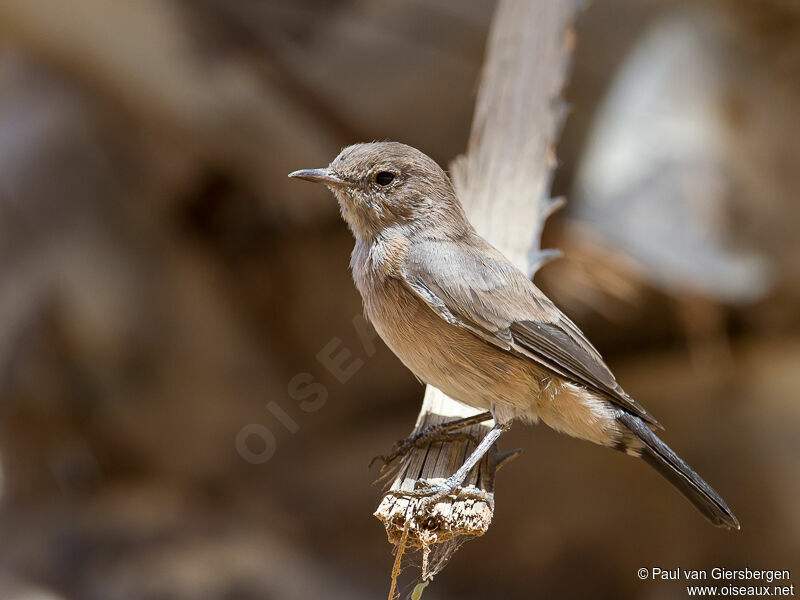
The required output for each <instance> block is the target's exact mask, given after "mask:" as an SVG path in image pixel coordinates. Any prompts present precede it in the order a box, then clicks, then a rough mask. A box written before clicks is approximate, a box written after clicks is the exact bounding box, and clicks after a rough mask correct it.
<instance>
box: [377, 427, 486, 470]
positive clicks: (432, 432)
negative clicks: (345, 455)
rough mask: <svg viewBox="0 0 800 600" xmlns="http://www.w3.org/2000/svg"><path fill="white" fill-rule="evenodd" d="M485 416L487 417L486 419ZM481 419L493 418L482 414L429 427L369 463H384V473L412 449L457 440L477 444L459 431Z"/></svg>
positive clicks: (474, 439) (465, 433)
mask: <svg viewBox="0 0 800 600" xmlns="http://www.w3.org/2000/svg"><path fill="white" fill-rule="evenodd" d="M484 415H486V416H485V417H484ZM481 417H483V419H482V421H486V420H488V419H490V418H491V415H490V414H489V413H481V415H476V416H475V417H468V418H466V419H458V420H456V421H450V422H447V423H437V424H436V425H428V426H427V427H425V428H423V429H421V430H420V431H418V432H417V433H415V434H414V435H412V436H409V437H408V438H406V439H404V440H400V441H399V442H397V443H395V445H394V446H392V451H391V452H390V453H389V454H387V455H385V456H380V455H379V456H376V457H374V458H373V459H372V460H371V461H370V462H369V466H370V467H372V465H373V464H375V462H376V461H382V462H383V465H382V466H381V471H383V470H385V469H386V468H387V467H388V466H389V465H391V464H392V463H393V462H394V461H396V460H397V459H398V458H402V457H404V456H405V455H406V454H408V453H409V452H410V451H411V449H412V448H424V447H425V446H427V445H430V444H435V443H442V444H443V443H446V442H453V441H456V440H470V441H472V442H473V443H474V444H477V443H478V440H477V439H476V438H475V436H474V435H472V434H471V433H469V432H466V431H459V429H463V428H464V427H469V426H470V425H476V424H477V423H481V422H482V421H480V420H476V419H479V418H481Z"/></svg>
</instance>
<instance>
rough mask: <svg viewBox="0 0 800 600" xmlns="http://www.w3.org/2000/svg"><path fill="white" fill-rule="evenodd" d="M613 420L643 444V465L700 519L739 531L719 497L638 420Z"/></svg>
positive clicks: (626, 416) (629, 417)
mask: <svg viewBox="0 0 800 600" xmlns="http://www.w3.org/2000/svg"><path fill="white" fill-rule="evenodd" d="M617 419H618V420H619V421H620V422H621V423H623V424H624V425H625V426H626V427H627V428H628V429H630V430H631V431H632V432H633V433H634V434H635V435H636V436H637V437H638V438H639V439H640V440H641V441H642V442H643V444H644V446H643V448H642V449H641V452H642V458H643V459H644V460H645V462H647V464H649V465H651V466H652V467H654V468H655V469H656V471H658V472H659V473H661V475H663V476H664V477H665V478H666V479H667V480H668V481H669V482H670V483H672V485H674V486H675V487H676V488H678V489H679V490H680V491H681V493H682V494H683V495H684V496H686V498H687V499H688V500H689V501H690V502H691V503H692V504H694V505H695V506H696V507H697V509H698V510H699V511H700V512H701V513H703V516H704V517H706V518H707V519H708V520H709V521H710V522H711V523H712V524H713V525H716V526H717V527H725V528H726V529H739V521H738V520H737V519H736V517H735V516H734V515H733V513H732V512H731V509H730V508H728V505H727V504H725V501H724V500H723V499H722V498H720V496H719V494H717V492H715V491H714V490H713V489H712V488H711V486H710V485H708V484H707V483H706V482H705V481H703V479H702V478H701V477H700V476H699V475H698V474H697V473H695V472H694V471H693V470H692V468H691V467H690V466H689V465H687V464H686V463H685V462H684V461H683V459H682V458H681V457H680V456H678V455H677V454H675V452H673V451H672V448H670V447H669V446H667V445H666V444H665V443H664V442H662V441H661V440H660V439H659V438H658V436H657V435H656V434H654V433H653V432H652V431H650V428H649V427H647V425H646V424H645V422H644V421H642V419H640V418H639V417H637V416H636V415H633V414H630V413H623V414H621V415H619V416H618V417H617Z"/></svg>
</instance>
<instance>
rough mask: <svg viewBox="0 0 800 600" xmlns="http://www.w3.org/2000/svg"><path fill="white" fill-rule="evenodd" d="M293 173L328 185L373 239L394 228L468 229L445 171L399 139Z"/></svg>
mask: <svg viewBox="0 0 800 600" xmlns="http://www.w3.org/2000/svg"><path fill="white" fill-rule="evenodd" d="M289 177H297V178H299V179H305V180H307V181H314V182H317V183H323V184H325V185H326V186H327V187H328V188H329V189H330V190H331V191H332V192H333V193H334V195H335V196H336V198H337V200H338V201H339V206H340V208H341V211H342V217H344V220H345V221H346V222H347V224H348V225H349V227H350V229H351V230H352V232H353V235H355V236H356V238H360V239H365V240H369V239H374V238H375V237H376V236H378V235H379V234H380V233H381V232H382V231H384V230H386V229H389V228H394V227H403V228H407V229H409V230H422V229H434V230H442V231H441V233H442V234H447V233H458V232H459V230H461V229H463V228H464V227H469V225H468V223H467V221H466V217H465V215H464V211H463V209H462V208H461V204H460V203H459V202H458V200H457V199H456V195H455V192H454V191H453V186H452V184H451V183H450V179H449V178H448V177H447V174H446V173H445V172H444V171H443V170H442V169H441V167H439V165H437V164H436V162H435V161H434V160H433V159H431V158H429V157H428V156H426V155H425V154H423V153H422V152H420V151H419V150H417V149H416V148H412V147H411V146H406V145H405V144H400V143H398V142H372V143H368V144H355V145H353V146H348V147H347V148H345V149H344V150H342V151H341V152H340V153H339V156H337V157H336V158H335V159H334V160H333V162H332V163H331V164H330V165H329V166H328V167H325V168H323V169H304V170H301V171H295V172H294V173H290V174H289Z"/></svg>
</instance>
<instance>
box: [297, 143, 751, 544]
mask: <svg viewBox="0 0 800 600" xmlns="http://www.w3.org/2000/svg"><path fill="white" fill-rule="evenodd" d="M290 176H292V177H299V178H302V179H307V180H310V181H316V182H321V183H324V184H325V185H327V186H328V187H329V188H330V189H331V190H332V191H333V193H334V194H335V195H336V197H337V199H338V200H339V206H340V209H341V212H342V216H343V217H344V219H345V221H346V222H347V224H348V226H349V227H350V229H351V231H352V232H353V235H354V237H355V239H356V245H355V248H354V250H353V255H352V259H351V263H350V265H351V268H352V270H353V278H354V280H355V283H356V287H357V288H358V290H359V292H360V293H361V296H362V298H363V300H364V308H365V312H366V314H367V316H368V317H369V318H370V320H371V321H372V323H373V325H374V326H375V329H376V330H377V331H378V333H379V334H380V336H381V337H382V338H383V340H384V341H385V342H386V344H387V345H388V346H389V347H390V348H391V349H392V351H393V352H394V353H395V354H396V355H397V356H398V357H399V358H400V360H401V361H403V363H404V364H405V365H406V366H407V367H408V368H409V369H410V370H411V371H412V372H413V373H414V374H415V375H416V376H417V377H418V378H420V379H421V380H422V381H424V382H425V383H428V384H431V385H433V386H435V387H437V388H439V389H440V390H442V391H443V392H444V393H446V394H447V395H448V396H451V397H452V398H454V399H456V400H458V401H460V402H463V403H465V404H467V405H470V406H473V407H476V408H480V409H485V410H489V411H491V413H492V415H493V416H494V418H495V421H496V422H497V424H498V425H497V426H496V428H495V429H494V430H492V432H490V435H489V436H487V440H485V443H482V444H481V445H480V446H479V448H478V449H477V450H476V452H475V453H474V454H473V456H471V457H470V459H468V461H467V463H465V465H464V467H462V469H459V472H458V473H456V474H454V476H453V477H451V478H450V480H448V482H446V484H445V485H444V486H441V489H438V490H437V491H438V492H439V493H447V492H448V491H452V490H453V489H454V488H455V487H457V486H458V485H460V484H461V483H462V481H463V476H464V475H465V474H466V472H467V471H468V470H469V468H470V467H471V466H472V465H473V464H474V462H475V460H477V459H479V458H480V454H482V452H485V450H486V449H487V448H488V447H489V446H490V445H491V442H493V441H494V440H495V439H497V437H498V436H499V435H500V433H502V431H503V430H504V428H505V427H507V425H508V424H509V423H510V422H511V421H513V420H515V419H521V420H524V421H528V422H538V421H539V420H541V421H543V422H544V423H546V424H547V425H549V426H550V427H552V428H553V429H556V430H558V431H561V432H564V433H567V434H569V435H572V436H574V437H578V438H581V439H585V440H588V441H591V442H595V443H597V444H601V445H604V446H608V447H612V448H616V449H619V450H623V451H625V452H626V453H628V454H631V455H633V456H641V457H643V458H644V459H645V460H646V461H647V462H648V463H649V464H651V465H653V466H654V467H655V468H656V469H657V470H659V472H661V473H662V474H663V475H664V476H665V477H666V478H667V479H668V480H669V481H671V482H672V483H673V484H674V485H676V487H678V489H679V490H680V491H681V492H683V493H684V494H685V495H686V497H687V498H688V499H689V500H690V501H692V502H693V503H694V504H695V505H696V506H697V507H698V509H699V510H700V511H701V512H702V513H703V514H704V515H705V516H706V517H707V518H708V519H709V520H710V521H711V522H712V523H714V524H715V525H719V526H723V527H735V528H738V527H739V523H738V521H737V520H736V517H734V516H733V513H732V512H731V511H730V509H729V508H728V507H727V505H726V504H725V502H724V501H723V500H722V498H720V497H719V495H718V494H717V493H716V492H714V490H713V489H711V487H710V486H709V485H708V484H707V483H705V481H703V480H702V479H701V478H700V477H699V476H698V475H697V474H696V473H695V472H694V471H693V470H692V469H691V468H689V466H688V465H686V463H685V462H683V461H682V460H681V459H680V458H679V457H678V456H677V455H676V454H675V453H674V452H672V450H671V449H669V447H667V446H666V444H664V443H663V442H662V441H661V440H660V439H659V438H658V437H657V436H656V435H655V434H654V433H653V429H656V428H660V425H659V424H658V422H657V421H656V420H655V419H654V418H653V417H652V415H650V414H649V413H648V412H647V411H646V410H645V409H644V408H643V407H642V406H640V405H639V404H638V403H637V402H635V401H634V400H633V399H632V398H631V397H630V396H629V395H628V394H626V393H625V391H624V390H623V389H622V387H620V385H619V384H618V383H617V381H616V379H615V378H614V375H613V374H612V373H611V371H610V370H609V368H608V367H607V366H606V364H605V362H603V359H602V357H601V356H600V354H599V353H598V352H597V350H595V349H594V347H593V346H592V345H591V344H590V343H589V341H588V340H587V339H586V337H585V336H584V335H583V333H581V331H580V330H579V329H578V328H577V327H576V326H575V324H573V323H572V321H570V320H569V319H568V318H567V317H566V316H565V315H564V314H563V313H561V311H560V310H558V308H556V306H555V305H554V304H553V303H552V302H551V301H550V300H549V299H548V298H547V297H546V296H545V295H544V294H543V293H542V292H541V291H540V290H539V289H538V288H537V287H536V286H535V285H534V284H533V283H532V282H531V281H530V280H529V279H528V278H527V277H526V276H525V275H524V274H523V273H522V272H521V271H520V270H519V269H517V268H516V267H515V266H514V265H513V264H511V262H509V261H508V260H507V259H506V258H505V257H504V256H503V255H502V254H501V253H500V252H499V251H498V250H496V249H495V248H494V247H493V246H491V245H490V244H489V243H488V242H487V241H486V240H484V239H483V238H482V237H480V236H479V235H478V234H477V232H476V231H475V230H474V229H473V228H472V226H471V225H470V224H469V222H468V220H467V218H466V215H465V213H464V211H463V209H462V207H461V204H460V203H459V201H458V199H457V198H456V195H455V191H454V190H453V187H452V185H451V183H450V180H449V179H448V177H447V175H446V174H445V173H444V171H443V170H442V169H441V168H440V167H439V166H438V165H437V164H436V163H435V162H434V161H433V160H431V159H430V158H429V157H427V156H426V155H425V154H423V153H422V152H419V151H418V150H416V149H414V148H411V147H410V146H406V145H404V144H399V143H396V142H375V143H370V144H357V145H355V146H350V147H348V148H345V149H344V150H343V151H342V152H341V153H340V154H339V156H338V157H336V159H335V160H334V161H333V162H332V163H331V164H330V166H329V167H327V168H325V169H311V170H304V171H296V172H294V173H292V174H291V175H290ZM476 456H477V458H476Z"/></svg>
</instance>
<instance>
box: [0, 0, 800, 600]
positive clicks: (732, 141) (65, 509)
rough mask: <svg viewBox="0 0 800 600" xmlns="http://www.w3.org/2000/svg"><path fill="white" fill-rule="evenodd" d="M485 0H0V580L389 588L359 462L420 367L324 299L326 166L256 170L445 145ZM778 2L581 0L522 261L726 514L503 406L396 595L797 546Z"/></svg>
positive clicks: (376, 449) (624, 586)
mask: <svg viewBox="0 0 800 600" xmlns="http://www.w3.org/2000/svg"><path fill="white" fill-rule="evenodd" d="M492 8H493V6H492V4H491V3H488V2H483V1H481V0H474V1H472V0H471V1H464V0H436V1H434V2H420V1H416V0H415V1H413V2H399V1H397V0H380V1H376V2H362V1H356V0H339V1H336V2H325V1H322V0H304V1H293V2H289V1H284V2H281V1H278V0H193V1H191V2H190V1H188V0H140V1H137V2H130V1H128V0H72V1H71V2H70V3H68V4H54V3H52V2H46V1H45V0H25V1H22V0H0V465H1V466H2V470H0V494H2V497H1V498H0V540H2V543H1V544H0V598H3V599H4V600H22V599H25V600H30V599H34V598H35V599H66V598H75V599H81V600H83V599H87V600H95V599H98V600H99V599H109V598H113V599H121V600H127V599H131V600H132V599H153V600H156V599H158V600H172V599H189V598H192V599H224V600H251V599H253V600H255V599H267V598H270V599H271V598H281V599H283V598H289V599H295V598H298V599H299V598H318V597H325V598H367V597H369V598H374V597H384V596H385V594H386V591H387V589H388V581H389V572H390V569H391V564H392V556H391V554H390V547H389V545H388V544H387V543H386V540H385V536H384V533H383V531H382V528H381V526H380V524H379V523H378V521H377V520H375V519H374V518H373V517H372V516H371V513H372V511H373V510H374V508H375V507H376V505H377V501H378V489H377V488H373V487H370V484H371V482H372V480H373V479H374V478H375V477H376V476H377V473H376V471H369V470H368V469H367V463H368V462H369V460H370V458H371V457H372V456H374V455H376V454H381V453H384V452H385V451H386V450H387V449H388V448H389V447H390V446H391V444H392V443H393V442H394V441H395V440H397V439H399V438H402V437H404V436H405V435H406V434H407V433H408V431H409V430H410V429H411V427H412V424H413V420H414V418H415V415H416V413H417V409H418V407H419V402H420V399H421V396H422V387H421V386H420V385H419V384H418V383H417V382H416V381H415V380H414V378H413V377H412V376H411V374H410V373H409V372H407V371H406V370H405V369H404V368H403V367H402V365H401V364H400V363H399V361H397V360H396V359H395V358H394V357H393V356H392V355H391V353H390V352H389V351H388V350H387V349H386V348H385V347H384V346H383V345H382V344H380V343H377V346H376V348H377V350H376V351H374V352H373V349H372V347H371V346H370V344H366V345H365V344H364V343H363V339H362V337H361V336H360V332H361V329H360V328H359V326H358V321H356V323H355V324H354V322H353V319H354V317H356V316H357V315H359V314H360V312H361V307H360V299H359V298H358V295H357V292H356V291H355V289H354V287H353V286H352V283H351V281H350V277H349V274H348V271H347V265H348V259H349V256H348V255H349V252H350V249H351V246H352V242H351V238H350V235H349V233H348V232H347V230H346V228H345V226H344V225H343V223H342V222H341V221H340V219H339V217H338V214H337V209H336V207H335V203H334V200H333V198H332V197H330V195H329V194H328V193H327V192H326V191H325V190H322V189H316V187H315V186H310V185H303V184H300V183H298V182H294V181H289V180H288V179H287V178H286V174H287V173H288V172H289V171H291V170H294V169H297V168H303V167H317V166H323V165H325V164H327V163H328V162H329V161H330V160H331V159H332V158H333V156H335V154H336V153H337V152H338V150H339V148H340V147H342V146H344V145H347V144H350V143H353V142H357V141H364V140H370V139H397V140H399V141H403V142H406V143H409V144H412V145H415V146H417V147H419V148H421V149H422V150H424V151H425V152H427V153H428V154H430V155H431V156H433V157H434V158H435V159H437V160H438V161H439V162H440V163H442V164H446V163H447V162H449V161H450V160H451V159H452V158H453V157H454V156H456V155H457V154H458V153H460V152H461V151H462V150H463V149H464V147H465V144H466V140H467V136H468V133H469V126H470V119H471V114H472V106H473V100H474V92H475V89H476V86H477V79H478V74H479V69H480V65H481V60H482V56H483V48H484V43H485V37H486V33H487V30H488V26H489V22H490V19H491V14H492ZM799 33H800V8H798V5H797V3H796V2H793V1H790V0H785V1H780V0H771V1H758V0H751V1H744V0H742V1H732V0H731V1H723V0H719V1H713V0H707V1H705V2H691V3H688V2H686V3H684V2H678V1H675V0H647V1H642V0H597V1H596V2H595V3H594V4H592V5H591V6H590V7H589V8H588V9H587V11H586V12H585V13H584V15H583V17H582V19H581V22H580V24H579V27H578V46H577V52H576V57H575V64H574V70H573V76H572V83H571V85H570V87H569V89H568V90H567V99H568V100H569V102H570V103H571V105H572V111H571V114H570V117H569V118H568V121H567V125H566V128H565V131H564V133H563V136H562V140H561V144H560V147H559V149H558V155H559V159H560V163H561V166H560V169H559V171H558V173H557V176H556V181H555V190H554V191H555V192H556V193H560V194H566V195H567V196H568V198H569V204H568V205H567V208H566V209H565V210H564V211H562V213H561V214H559V215H557V216H556V217H555V218H554V219H553V220H552V221H551V222H550V224H549V225H548V228H547V229H546V231H545V242H546V243H545V245H549V246H557V247H560V248H562V249H563V250H564V252H565V258H562V259H560V260H559V261H556V262H554V263H552V264H551V265H549V266H547V267H545V268H544V269H543V271H542V272H541V273H540V274H539V275H538V276H537V277H538V279H537V281H538V282H539V283H540V284H541V285H542V287H543V288H545V289H546V290H547V291H548V292H549V293H550V294H551V295H552V297H553V298H554V299H555V300H556V301H557V302H558V303H559V305H560V306H562V307H563V308H564V310H565V311H566V312H567V313H568V314H569V315H570V316H572V317H573V318H574V319H575V320H576V321H577V322H578V324H579V325H580V326H581V327H582V328H583V329H584V330H585V331H586V333H587V335H588V336H589V338H590V339H592V340H593V341H594V342H595V344H596V345H597V346H598V348H599V349H600V350H601V352H603V354H604V355H605V356H606V358H607V359H608V362H609V363H610V365H611V366H612V368H613V369H614V370H615V372H616V374H617V378H618V379H619V380H620V381H621V382H622V384H623V385H624V386H625V388H626V389H627V390H628V391H629V392H630V393H631V394H632V395H634V396H635V397H636V398H637V399H639V400H640V401H641V402H642V403H643V404H644V405H645V406H647V407H648V409H650V410H651V411H652V412H653V413H654V414H655V415H656V416H657V417H658V418H659V420H660V421H661V422H662V423H664V424H665V426H666V427H667V431H666V432H665V439H666V440H667V441H668V442H669V443H670V445H672V446H673V447H674V448H675V449H676V450H677V451H678V452H679V453H680V454H682V455H683V456H684V457H685V458H686V459H687V461H688V462H689V463H691V464H692V465H693V466H694V467H695V468H696V469H697V470H698V471H699V472H700V473H701V474H702V475H703V476H704V477H706V478H707V479H708V480H709V482H711V483H712V485H714V487H715V488H717V489H718V490H719V491H720V493H721V494H722V495H723V496H724V497H725V498H726V500H727V501H728V503H729V504H730V505H731V507H733V509H734V510H735V512H736V514H737V516H738V517H739V519H740V521H741V522H742V526H743V528H742V531H741V532H740V533H738V534H737V533H729V532H724V531H718V530H715V529H713V528H711V527H710V526H708V525H707V524H706V523H704V522H703V520H702V519H701V518H700V517H698V516H697V515H696V514H695V513H694V511H693V510H692V509H691V507H690V506H689V505H688V504H686V503H685V502H684V501H683V500H682V499H681V498H680V497H679V495H678V494H677V493H675V492H674V491H673V490H671V489H670V488H669V486H668V485H667V484H666V483H665V482H664V481H662V480H661V479H660V478H659V477H658V476H657V475H655V474H654V473H651V472H650V471H649V470H648V469H647V468H646V467H645V466H644V465H642V464H640V463H637V462H635V461H633V460H631V459H629V458H627V457H625V456H622V455H620V454H617V453H613V452H608V451H603V450H601V449H599V448H596V447H593V446H591V445H589V444H585V443H581V442H578V441H575V440H571V439H568V438H566V437H563V436H558V435H556V434H555V433H553V432H551V431H549V430H547V429H545V428H543V427H536V428H526V427H522V426H518V427H516V428H514V430H513V431H512V433H511V434H510V435H509V436H508V438H507V439H505V438H504V440H503V441H502V445H503V447H506V448H511V447H514V446H520V447H522V448H523V450H524V452H523V454H522V456H521V457H520V458H519V459H517V460H516V461H514V462H513V463H512V464H511V465H510V466H509V467H508V468H507V469H505V470H504V471H503V473H502V474H501V476H500V478H499V482H498V486H497V494H498V501H497V507H498V508H497V512H496V517H495V522H494V524H493V526H492V528H491V529H490V531H489V533H488V534H487V535H486V536H484V537H483V538H482V539H479V540H475V541H472V542H470V543H469V544H467V545H466V546H465V547H464V548H463V549H462V550H461V551H460V552H459V553H458V554H456V556H455V557H454V558H453V560H452V562H451V564H450V565H449V566H448V567H447V569H445V571H444V572H443V573H442V574H441V575H439V576H438V578H437V580H436V581H435V583H434V585H433V586H431V587H430V588H429V589H428V590H426V592H425V597H430V598H449V597H459V598H486V597H493V598H494V597H497V598H529V597H532V596H533V597H545V598H553V597H559V598H585V597H592V598H653V599H660V598H683V597H685V596H686V592H685V589H684V586H683V584H681V583H679V582H650V581H647V582H642V581H640V580H639V579H638V578H637V576H636V571H637V569H639V568H640V567H653V566H661V567H665V568H667V567H669V568H675V567H677V566H681V567H684V568H708V569H710V568H712V567H714V566H721V567H729V568H742V567H749V568H751V569H793V568H800V563H798V559H797V557H798V556H800V512H798V506H800V502H799V500H800V477H798V474H800V436H798V433H799V432H800V403H798V401H797V400H798V392H797V390H798V386H800V368H798V365H800V339H799V337H798V333H799V332H800V318H799V316H798V306H799V305H800V236H798V235H797V228H798V225H800V204H799V203H798V202H797V192H798V189H800V164H799V162H800V161H798V156H800V36H799V35H798V34H799ZM343 349H344V351H345V352H348V353H349V355H348V354H345V355H343V357H341V358H340V359H341V360H343V361H344V362H343V364H344V365H345V366H346V367H350V370H351V371H352V373H351V374H350V375H351V376H350V377H347V378H343V377H337V376H336V375H335V374H334V373H333V372H331V370H330V369H328V368H326V366H325V364H324V363H325V360H324V359H323V360H320V358H319V357H320V356H325V355H334V356H336V355H338V353H340V352H342V351H343ZM353 361H355V362H353ZM298 378H299V379H298ZM341 379H346V380H345V381H341ZM312 380H313V382H314V383H316V384H318V385H317V387H314V388H303V389H304V390H306V391H307V390H309V389H311V390H313V392H314V394H313V395H310V396H307V397H305V398H303V399H302V400H301V401H300V402H298V401H297V400H296V399H293V398H297V397H298V395H297V393H292V389H294V388H293V387H292V386H297V385H299V384H302V385H309V383H310V382H312ZM298 382H299V383H298ZM295 391H296V389H295ZM310 401H313V402H311V403H309V402H310ZM248 458H249V460H248ZM792 574H793V577H794V578H795V580H794V581H793V583H795V584H798V583H800V579H798V577H800V571H796V572H795V571H793V573H792Z"/></svg>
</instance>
